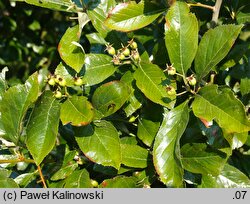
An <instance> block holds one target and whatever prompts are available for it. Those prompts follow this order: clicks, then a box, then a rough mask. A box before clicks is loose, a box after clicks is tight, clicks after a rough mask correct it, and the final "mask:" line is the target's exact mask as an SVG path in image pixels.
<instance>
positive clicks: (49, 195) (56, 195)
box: [20, 190, 103, 200]
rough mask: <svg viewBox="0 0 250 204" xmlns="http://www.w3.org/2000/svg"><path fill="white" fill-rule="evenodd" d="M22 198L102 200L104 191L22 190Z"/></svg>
mask: <svg viewBox="0 0 250 204" xmlns="http://www.w3.org/2000/svg"><path fill="white" fill-rule="evenodd" d="M20 199H21V200H36V199H41V200H47V199H55V200H74V199H76V200H89V199H90V200H101V199H103V191H100V192H98V191H94V192H88V193H87V192H70V191H64V192H62V191H56V190H55V191H47V192H36V193H33V192H28V191H20Z"/></svg>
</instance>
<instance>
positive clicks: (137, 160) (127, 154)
mask: <svg viewBox="0 0 250 204" xmlns="http://www.w3.org/2000/svg"><path fill="white" fill-rule="evenodd" d="M121 153H122V164H124V165H126V166H129V167H134V168H146V167H147V165H148V164H147V162H148V156H149V152H148V150H146V149H145V148H142V147H140V146H138V145H129V144H121Z"/></svg>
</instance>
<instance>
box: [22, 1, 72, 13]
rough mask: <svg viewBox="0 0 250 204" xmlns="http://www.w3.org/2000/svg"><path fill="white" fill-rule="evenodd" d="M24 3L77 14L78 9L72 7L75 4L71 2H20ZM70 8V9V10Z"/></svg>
mask: <svg viewBox="0 0 250 204" xmlns="http://www.w3.org/2000/svg"><path fill="white" fill-rule="evenodd" d="M18 1H24V2H26V3H28V4H31V5H35V6H39V7H43V8H48V9H52V10H58V11H65V12H76V9H75V8H74V7H72V5H73V3H72V1H70V0H39V1H38V0H18ZM69 8H70V9H69Z"/></svg>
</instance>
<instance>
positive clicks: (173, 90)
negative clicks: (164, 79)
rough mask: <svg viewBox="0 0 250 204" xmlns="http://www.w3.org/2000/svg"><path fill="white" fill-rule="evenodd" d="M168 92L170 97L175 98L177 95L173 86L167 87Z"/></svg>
mask: <svg viewBox="0 0 250 204" xmlns="http://www.w3.org/2000/svg"><path fill="white" fill-rule="evenodd" d="M166 90H167V94H168V95H169V96H174V95H176V91H175V89H174V87H172V86H167V88H166Z"/></svg>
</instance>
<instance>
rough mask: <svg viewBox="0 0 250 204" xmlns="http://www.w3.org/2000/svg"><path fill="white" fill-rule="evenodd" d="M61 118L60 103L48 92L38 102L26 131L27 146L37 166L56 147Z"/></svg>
mask: <svg viewBox="0 0 250 204" xmlns="http://www.w3.org/2000/svg"><path fill="white" fill-rule="evenodd" d="M59 116H60V105H59V101H58V100H57V99H55V98H54V97H53V93H52V92H50V91H46V92H45V93H44V94H43V95H42V96H41V98H40V100H39V101H38V102H37V104H36V106H35V108H34V110H33V112H32V114H31V117H30V120H29V123H28V125H27V130H26V131H27V139H26V145H27V148H28V150H29V152H30V153H31V155H32V157H33V159H34V160H35V162H36V164H37V165H39V164H40V163H41V162H42V161H43V159H44V158H45V157H46V156H47V155H48V154H49V153H50V151H51V150H52V149H53V147H54V145H55V142H56V136H57V132H58V126H59Z"/></svg>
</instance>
